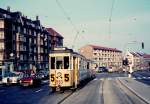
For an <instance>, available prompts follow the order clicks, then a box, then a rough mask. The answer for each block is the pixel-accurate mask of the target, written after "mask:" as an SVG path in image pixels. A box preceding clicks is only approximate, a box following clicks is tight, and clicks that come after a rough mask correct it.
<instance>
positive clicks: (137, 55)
mask: <svg viewBox="0 0 150 104" xmlns="http://www.w3.org/2000/svg"><path fill="white" fill-rule="evenodd" d="M130 53H131V54H132V55H133V56H135V57H139V56H140V55H139V54H137V53H135V52H130Z"/></svg>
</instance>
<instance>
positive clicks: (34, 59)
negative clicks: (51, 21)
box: [0, 8, 63, 70]
mask: <svg viewBox="0 0 150 104" xmlns="http://www.w3.org/2000/svg"><path fill="white" fill-rule="evenodd" d="M54 33H57V32H56V31H55V32H54ZM57 37H58V35H57V36H55V35H54V34H53V33H52V32H51V33H49V31H47V29H46V28H45V27H43V26H42V25H41V23H40V20H39V18H38V16H36V19H35V20H31V19H28V18H27V16H23V15H22V13H21V12H11V11H10V8H7V10H4V9H1V8H0V64H2V65H5V66H10V65H9V64H11V66H12V67H14V70H23V69H39V70H40V69H44V70H45V69H46V70H48V67H49V64H48V61H49V57H48V55H49V52H50V50H51V49H52V48H53V47H54V46H55V45H53V44H52V43H53V41H52V40H55V39H56V41H55V44H59V45H63V37H61V41H60V39H59V38H57ZM59 37H60V36H59Z"/></svg>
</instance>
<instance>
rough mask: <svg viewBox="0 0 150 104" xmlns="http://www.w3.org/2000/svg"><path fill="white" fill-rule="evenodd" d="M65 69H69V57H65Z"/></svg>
mask: <svg viewBox="0 0 150 104" xmlns="http://www.w3.org/2000/svg"><path fill="white" fill-rule="evenodd" d="M64 69H69V57H68V56H65V57H64Z"/></svg>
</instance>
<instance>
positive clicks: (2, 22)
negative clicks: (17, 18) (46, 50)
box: [0, 20, 4, 28]
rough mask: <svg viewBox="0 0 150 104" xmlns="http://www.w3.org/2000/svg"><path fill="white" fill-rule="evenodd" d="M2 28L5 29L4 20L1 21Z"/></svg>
mask: <svg viewBox="0 0 150 104" xmlns="http://www.w3.org/2000/svg"><path fill="white" fill-rule="evenodd" d="M0 28H4V20H0Z"/></svg>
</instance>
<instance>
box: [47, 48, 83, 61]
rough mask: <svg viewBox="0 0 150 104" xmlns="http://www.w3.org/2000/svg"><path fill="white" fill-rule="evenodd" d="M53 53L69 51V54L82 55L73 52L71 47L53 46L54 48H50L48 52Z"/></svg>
mask: <svg viewBox="0 0 150 104" xmlns="http://www.w3.org/2000/svg"><path fill="white" fill-rule="evenodd" d="M53 53H71V54H76V55H80V56H82V57H84V56H83V55H81V54H79V53H78V52H74V51H73V49H69V48H67V47H55V48H54V50H52V51H51V53H50V54H53ZM84 58H85V57H84Z"/></svg>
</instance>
